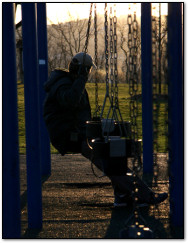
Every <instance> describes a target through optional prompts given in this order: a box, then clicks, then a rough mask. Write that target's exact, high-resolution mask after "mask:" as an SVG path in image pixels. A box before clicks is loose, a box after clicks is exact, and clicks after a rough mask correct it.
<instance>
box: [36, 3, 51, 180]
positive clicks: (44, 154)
mask: <svg viewBox="0 0 188 243" xmlns="http://www.w3.org/2000/svg"><path fill="white" fill-rule="evenodd" d="M37 27H38V58H39V107H40V136H41V139H40V141H41V165H42V167H41V169H42V175H45V176H46V175H50V174H51V154H50V139H49V136H48V132H47V129H46V126H45V124H44V119H43V116H42V112H43V103H44V99H45V91H44V88H43V85H44V83H45V82H46V81H47V78H48V47H47V23H46V3H37Z"/></svg>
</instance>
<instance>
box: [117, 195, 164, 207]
mask: <svg viewBox="0 0 188 243" xmlns="http://www.w3.org/2000/svg"><path fill="white" fill-rule="evenodd" d="M167 197H168V194H167V193H154V194H153V196H152V197H151V199H150V200H149V201H145V200H141V199H138V201H137V202H136V206H137V207H147V206H149V205H157V204H159V203H161V202H163V201H164V200H166V199H167ZM130 204H133V197H131V196H128V195H126V194H124V195H123V194H122V195H118V194H116V195H115V200H114V207H125V206H127V205H130Z"/></svg>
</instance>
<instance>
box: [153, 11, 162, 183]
mask: <svg viewBox="0 0 188 243" xmlns="http://www.w3.org/2000/svg"><path fill="white" fill-rule="evenodd" d="M153 9H156V7H153ZM157 27H158V26H157V21H156V17H155V16H152V80H153V149H154V158H153V162H154V164H153V175H154V186H155V187H157V184H158V174H159V165H158V152H159V143H158V134H159V132H158V125H159V121H158V119H159V107H160V106H159V93H158V77H157V73H158V70H157V69H158V67H157V57H158V55H157V54H158V52H157V50H158V48H157V47H158V42H159V39H158V37H157V32H158V28H157Z"/></svg>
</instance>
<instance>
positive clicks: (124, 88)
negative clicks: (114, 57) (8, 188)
mask: <svg viewBox="0 0 188 243" xmlns="http://www.w3.org/2000/svg"><path fill="white" fill-rule="evenodd" d="M86 89H87V91H88V94H89V99H90V104H91V110H92V114H93V113H94V111H95V84H93V83H87V85H86ZM118 91H119V95H118V97H119V107H120V111H121V115H122V117H123V120H125V121H130V114H129V101H130V99H129V97H130V96H129V87H128V84H119V86H118ZM138 93H140V94H141V85H140V86H139V91H138ZM104 97H105V84H104V83H100V84H99V105H100V106H101V107H102V105H103V102H104ZM165 107H166V106H165V103H164V101H162V100H161V101H160V109H159V125H158V131H159V133H158V143H159V151H160V152H164V151H165V149H166V147H165V144H166V136H165V119H166V108H165ZM108 110H109V101H108V100H107V102H106V105H105V109H104V113H103V114H104V116H103V117H104V118H105V116H106V114H107V113H108ZM18 120H19V123H18V124H19V152H20V153H21V154H25V152H26V141H25V112H24V85H23V84H21V83H20V82H18ZM137 124H138V136H139V138H140V139H141V138H142V102H141V99H140V100H139V101H138V118H137ZM51 152H52V153H56V152H57V151H56V150H55V149H54V148H53V146H51Z"/></svg>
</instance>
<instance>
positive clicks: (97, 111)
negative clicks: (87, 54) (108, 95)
mask: <svg viewBox="0 0 188 243" xmlns="http://www.w3.org/2000/svg"><path fill="white" fill-rule="evenodd" d="M94 28H95V65H96V66H97V68H98V40H97V32H98V31H97V4H96V3H95V5H94ZM98 83H99V77H98V70H96V71H95V112H94V116H95V117H97V116H98V113H99V112H100V106H99V95H98V89H99V88H98Z"/></svg>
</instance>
